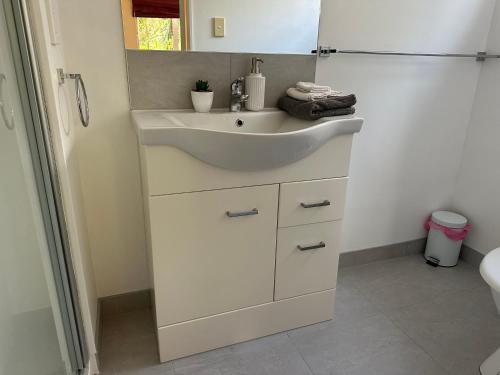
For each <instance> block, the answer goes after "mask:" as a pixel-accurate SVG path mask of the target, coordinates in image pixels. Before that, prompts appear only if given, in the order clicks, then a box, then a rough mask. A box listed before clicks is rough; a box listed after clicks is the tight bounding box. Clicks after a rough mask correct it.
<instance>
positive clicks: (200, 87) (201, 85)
mask: <svg viewBox="0 0 500 375" xmlns="http://www.w3.org/2000/svg"><path fill="white" fill-rule="evenodd" d="M196 91H212V90H211V89H210V88H209V84H208V81H202V80H201V79H200V80H198V81H196Z"/></svg>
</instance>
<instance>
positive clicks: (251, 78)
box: [245, 57, 266, 111]
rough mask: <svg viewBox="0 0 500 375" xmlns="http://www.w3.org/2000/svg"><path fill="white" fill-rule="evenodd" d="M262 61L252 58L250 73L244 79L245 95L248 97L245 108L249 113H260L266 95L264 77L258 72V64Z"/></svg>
mask: <svg viewBox="0 0 500 375" xmlns="http://www.w3.org/2000/svg"><path fill="white" fill-rule="evenodd" d="M263 62H264V60H262V59H259V58H258V57H252V71H251V73H250V74H249V75H248V76H247V77H246V79H245V93H246V94H247V95H248V101H247V103H246V108H247V109H248V110H249V111H260V110H262V109H264V97H265V94H266V77H264V76H263V75H262V73H261V72H260V66H259V65H260V64H261V63H263Z"/></svg>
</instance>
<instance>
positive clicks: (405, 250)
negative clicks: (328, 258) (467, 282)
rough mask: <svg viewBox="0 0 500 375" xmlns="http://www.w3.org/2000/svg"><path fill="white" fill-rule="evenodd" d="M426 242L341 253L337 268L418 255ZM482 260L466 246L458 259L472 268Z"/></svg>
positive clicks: (414, 241) (409, 242)
mask: <svg viewBox="0 0 500 375" xmlns="http://www.w3.org/2000/svg"><path fill="white" fill-rule="evenodd" d="M426 241H427V238H421V239H418V240H413V241H406V242H401V243H396V244H390V245H385V246H379V247H372V248H369V249H363V250H358V251H351V252H348V253H341V254H340V258H339V268H343V267H350V266H359V265H361V264H367V263H372V262H377V261H379V260H386V259H391V258H397V257H402V256H405V255H412V254H420V253H423V252H424V251H425V244H426ZM483 258H484V255H483V254H482V253H481V252H479V251H477V250H475V249H473V248H471V247H469V246H467V245H463V246H462V250H461V252H460V259H462V260H463V261H464V262H466V263H469V264H470V265H472V266H473V267H479V265H480V264H481V261H482V260H483Z"/></svg>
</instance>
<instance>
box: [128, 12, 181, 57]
mask: <svg viewBox="0 0 500 375" xmlns="http://www.w3.org/2000/svg"><path fill="white" fill-rule="evenodd" d="M180 31H181V23H180V20H179V19H178V18H143V17H138V18H137V37H138V39H139V49H148V50H151V49H152V50H164V51H165V50H166V51H180V50H181V32H180Z"/></svg>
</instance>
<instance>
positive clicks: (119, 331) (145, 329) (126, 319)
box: [101, 309, 155, 345]
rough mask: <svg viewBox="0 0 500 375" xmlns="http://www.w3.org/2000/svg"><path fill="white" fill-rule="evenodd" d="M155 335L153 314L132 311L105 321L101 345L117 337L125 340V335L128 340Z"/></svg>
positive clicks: (147, 310) (143, 311) (146, 310)
mask: <svg viewBox="0 0 500 375" xmlns="http://www.w3.org/2000/svg"><path fill="white" fill-rule="evenodd" d="M154 333H155V327H154V322H153V313H152V311H151V310H150V309H142V310H135V311H130V312H127V313H123V314H118V315H113V316H109V317H107V318H105V319H103V322H102V332H101V340H102V342H101V344H102V345H105V344H106V341H107V340H113V339H114V338H116V337H118V338H123V337H124V335H125V334H126V336H125V337H126V338H127V339H133V338H138V339H140V338H141V337H144V336H149V335H151V334H154Z"/></svg>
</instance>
